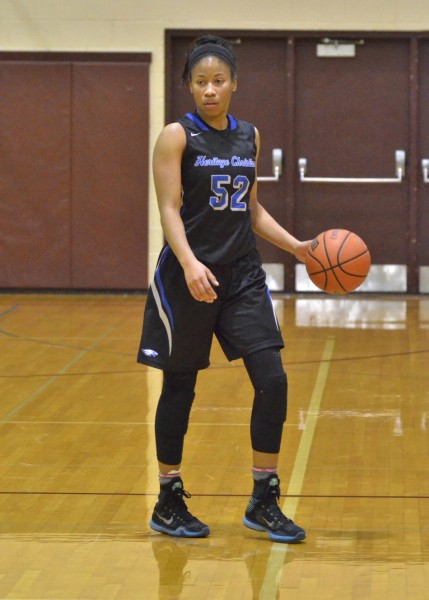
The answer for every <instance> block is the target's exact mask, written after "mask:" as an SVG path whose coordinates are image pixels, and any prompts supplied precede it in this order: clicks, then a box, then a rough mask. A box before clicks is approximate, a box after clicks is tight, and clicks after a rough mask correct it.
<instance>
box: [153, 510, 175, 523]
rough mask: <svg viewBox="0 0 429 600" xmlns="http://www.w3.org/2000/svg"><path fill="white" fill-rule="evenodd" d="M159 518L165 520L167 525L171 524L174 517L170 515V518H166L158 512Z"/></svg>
mask: <svg viewBox="0 0 429 600" xmlns="http://www.w3.org/2000/svg"><path fill="white" fill-rule="evenodd" d="M156 515H157V517H158V519H161V521H163V522H164V523H165V524H166V525H171V524H172V522H173V517H170V518H169V519H166V518H165V517H161V515H160V514H159V512H157V513H156Z"/></svg>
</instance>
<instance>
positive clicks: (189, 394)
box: [155, 373, 197, 437]
mask: <svg viewBox="0 0 429 600" xmlns="http://www.w3.org/2000/svg"><path fill="white" fill-rule="evenodd" d="M196 379H197V374H196V373H164V382H163V386H162V392H161V396H160V398H159V401H158V407H157V410H156V417H155V430H156V431H159V432H161V433H162V434H163V435H164V436H171V437H179V436H183V435H185V434H186V432H187V430H188V423H189V414H190V412H191V407H192V403H193V401H194V398H195V383H196Z"/></svg>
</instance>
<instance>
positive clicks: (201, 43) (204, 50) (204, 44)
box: [182, 35, 237, 84]
mask: <svg viewBox="0 0 429 600" xmlns="http://www.w3.org/2000/svg"><path fill="white" fill-rule="evenodd" d="M206 56H216V58H219V59H220V60H222V61H223V62H224V63H226V64H227V65H228V66H229V68H230V69H231V78H232V79H236V77H237V59H236V58H235V54H234V52H233V50H232V47H231V44H230V43H229V42H227V41H226V40H225V39H224V38H222V37H219V36H217V35H202V36H201V37H199V38H197V39H196V40H195V43H194V45H193V47H192V48H191V50H190V51H189V52H188V55H187V59H186V63H185V66H184V69H183V73H182V83H183V84H187V83H189V82H190V81H191V77H192V69H193V68H194V67H195V65H196V64H197V63H198V62H199V61H200V60H201V59H202V58H205V57H206Z"/></svg>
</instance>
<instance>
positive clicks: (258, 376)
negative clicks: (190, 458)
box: [155, 348, 287, 465]
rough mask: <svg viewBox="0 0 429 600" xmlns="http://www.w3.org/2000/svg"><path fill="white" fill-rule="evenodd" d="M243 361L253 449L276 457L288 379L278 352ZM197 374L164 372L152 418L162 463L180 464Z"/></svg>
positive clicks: (272, 350)
mask: <svg viewBox="0 0 429 600" xmlns="http://www.w3.org/2000/svg"><path fill="white" fill-rule="evenodd" d="M243 360H244V365H245V367H246V370H247V372H248V374H249V377H250V380H251V382H252V385H253V387H254V390H255V396H254V402H253V409H252V417H251V423H250V436H251V441H252V448H253V449H254V450H257V451H258V452H266V453H272V454H277V453H278V452H279V450H280V444H281V437H282V431H283V423H284V421H285V419H286V407H287V379H286V374H285V372H284V369H283V365H282V361H281V355H280V352H279V350H277V349H276V348H266V349H264V350H259V351H257V352H254V353H252V354H250V355H248V356H246V357H244V359H243ZM197 375H198V371H191V372H189V373H175V372H171V371H164V380H163V386H162V391H161V396H160V398H159V402H158V407H157V411H156V416H155V438H156V451H157V458H158V460H159V461H160V462H162V463H164V464H167V465H178V464H180V463H181V462H182V454H183V443H184V438H185V435H186V432H187V430H188V424H189V415H190V412H191V408H192V403H193V400H194V397H195V385H196V381H197Z"/></svg>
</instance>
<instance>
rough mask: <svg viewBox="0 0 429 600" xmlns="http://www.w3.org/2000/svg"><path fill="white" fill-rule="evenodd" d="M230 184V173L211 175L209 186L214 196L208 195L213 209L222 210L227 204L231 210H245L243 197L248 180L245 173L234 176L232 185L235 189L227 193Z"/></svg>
mask: <svg viewBox="0 0 429 600" xmlns="http://www.w3.org/2000/svg"><path fill="white" fill-rule="evenodd" d="M230 185H231V175H212V181H211V187H212V192H214V194H215V196H210V206H211V207H212V208H213V209H214V210H224V209H225V208H227V206H229V207H230V208H231V210H247V204H246V202H243V198H244V197H245V195H246V194H247V192H248V190H249V186H250V181H249V180H248V178H247V177H246V176H245V175H237V176H236V177H234V181H233V182H232V187H233V189H234V190H235V192H233V193H232V194H231V197H230V194H229V190H228V187H229V186H230Z"/></svg>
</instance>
